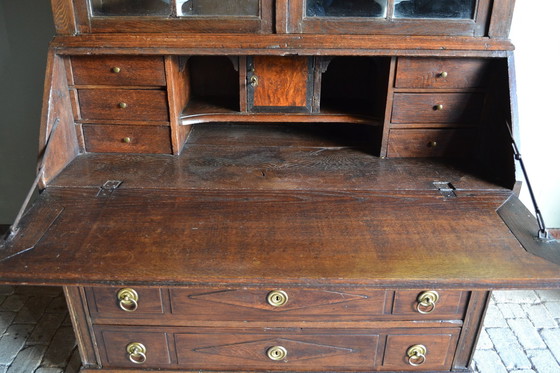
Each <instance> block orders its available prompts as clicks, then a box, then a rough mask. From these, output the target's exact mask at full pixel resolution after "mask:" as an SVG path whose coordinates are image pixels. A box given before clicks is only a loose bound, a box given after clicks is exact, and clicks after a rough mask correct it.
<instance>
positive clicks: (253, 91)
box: [248, 56, 313, 111]
mask: <svg viewBox="0 0 560 373" xmlns="http://www.w3.org/2000/svg"><path fill="white" fill-rule="evenodd" d="M309 64H310V62H309V57H267V56H257V57H253V58H252V67H253V68H254V71H253V74H252V75H249V76H248V79H251V77H252V76H256V77H257V79H258V85H256V86H252V87H251V88H250V89H249V104H250V106H249V110H251V111H259V110H266V109H271V110H283V111H286V110H287V111H301V110H305V111H310V110H311V107H310V105H311V99H312V91H313V88H312V87H313V85H312V84H310V83H311V79H312V77H313V74H311V71H310V68H309Z"/></svg>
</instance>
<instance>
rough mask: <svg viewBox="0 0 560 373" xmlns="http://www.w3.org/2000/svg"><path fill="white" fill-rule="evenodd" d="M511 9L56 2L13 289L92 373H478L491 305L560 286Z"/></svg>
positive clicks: (5, 261) (452, 4) (11, 254)
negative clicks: (522, 169) (528, 201)
mask: <svg viewBox="0 0 560 373" xmlns="http://www.w3.org/2000/svg"><path fill="white" fill-rule="evenodd" d="M513 3H514V2H513V1H507V0H494V1H490V0H478V1H477V0H456V1H423V0H404V1H398V0H374V1H352V2H346V1H336V0H335V1H330V0H329V1H321V0H276V1H272V0H241V1H223V0H220V1H212V0H142V1H126V0H52V5H53V13H54V17H55V23H56V27H57V36H56V37H55V38H54V40H53V41H52V43H51V45H50V54H49V61H48V66H47V81H46V84H45V101H44V111H43V121H42V125H41V153H40V154H41V159H40V162H39V175H38V184H39V188H40V190H41V194H40V196H39V198H38V199H37V201H36V202H35V203H34V205H33V206H32V207H31V208H30V209H29V211H27V212H26V214H25V215H24V216H23V218H22V220H21V222H19V224H18V226H17V227H15V228H17V230H16V229H15V228H14V231H15V232H13V233H12V234H11V235H10V236H9V237H8V238H7V239H6V240H5V241H4V243H3V244H2V247H1V249H0V281H1V282H3V283H21V284H41V285H62V286H64V289H65V295H66V299H67V302H68V305H69V308H70V312H71V315H72V322H73V326H74V330H75V333H76V337H77V339H78V345H79V349H80V353H81V357H82V365H83V368H82V371H83V372H88V373H92V372H98V371H103V372H113V373H116V372H122V373H124V372H140V371H145V370H148V371H149V370H158V371H165V372H179V371H182V372H187V371H193V372H195V371H225V372H232V371H253V372H264V371H279V372H288V371H290V372H304V371H306V372H310V371H311V372H334V371H339V372H373V371H393V372H396V371H420V372H434V371H437V372H450V371H452V372H456V371H458V372H461V371H468V370H469V365H470V359H471V356H472V353H473V351H474V348H475V345H476V340H477V335H478V331H479V328H480V326H481V323H482V319H483V314H484V311H485V308H486V304H487V301H488V298H489V292H490V291H492V290H494V289H523V288H525V289H529V288H556V287H559V286H560V266H559V265H558V264H555V261H556V260H555V257H556V256H557V255H556V254H554V252H553V251H551V249H555V246H554V245H551V246H547V244H546V243H545V242H539V241H537V240H536V239H534V236H535V235H536V233H537V230H536V228H535V223H534V222H533V221H532V220H531V217H530V216H529V215H530V214H529V213H528V212H527V211H526V210H525V208H524V207H523V206H522V205H521V204H520V203H519V201H518V199H517V197H516V196H515V195H514V193H513V192H512V189H513V186H514V184H515V181H516V177H515V167H514V164H513V163H514V157H513V152H512V148H511V138H510V135H509V132H508V126H507V123H513V124H514V126H515V125H516V124H517V122H516V121H517V117H516V98H515V78H514V67H513V55H512V50H513V46H512V45H511V43H510V42H509V41H508V40H507V35H508V31H509V24H510V21H511V16H512V12H513ZM535 248H536V249H535ZM527 250H531V251H534V250H537V251H539V256H536V255H534V254H532V253H530V252H528V251H527ZM547 250H549V251H548V252H547Z"/></svg>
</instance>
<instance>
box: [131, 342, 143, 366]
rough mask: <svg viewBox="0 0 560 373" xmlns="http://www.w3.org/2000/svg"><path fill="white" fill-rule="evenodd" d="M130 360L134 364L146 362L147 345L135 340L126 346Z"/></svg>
mask: <svg viewBox="0 0 560 373" xmlns="http://www.w3.org/2000/svg"><path fill="white" fill-rule="evenodd" d="M126 352H127V353H128V360H130V361H131V362H133V363H134V364H144V363H145V362H146V359H147V357H146V346H144V345H143V344H142V343H138V342H134V343H130V344H129V345H128V346H126Z"/></svg>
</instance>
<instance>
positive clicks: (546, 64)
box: [510, 0, 560, 228]
mask: <svg viewBox="0 0 560 373" xmlns="http://www.w3.org/2000/svg"><path fill="white" fill-rule="evenodd" d="M537 7H538V9H540V10H541V11H540V12H536V10H537ZM559 15H560V4H559V1H558V0H539V1H530V0H517V2H516V8H515V15H514V19H513V25H512V31H511V34H510V37H511V39H512V41H513V43H514V44H515V46H516V51H515V62H516V68H517V69H516V70H517V84H518V86H517V97H518V99H519V123H520V125H519V137H520V139H519V142H520V147H521V154H522V156H523V160H524V162H525V166H526V168H527V171H528V174H529V178H530V180H531V184H532V186H533V189H534V191H535V194H536V197H537V201H538V203H539V207H540V209H541V211H542V213H543V216H544V220H545V222H546V225H547V226H548V227H549V228H560V33H559V30H560V29H559V24H560V17H559ZM520 177H521V175H518V179H519V178H520ZM521 199H522V201H523V202H524V203H525V205H526V206H527V207H529V209H530V210H531V211H533V208H532V205H531V202H530V199H529V195H528V192H527V189H526V188H523V191H522V194H521Z"/></svg>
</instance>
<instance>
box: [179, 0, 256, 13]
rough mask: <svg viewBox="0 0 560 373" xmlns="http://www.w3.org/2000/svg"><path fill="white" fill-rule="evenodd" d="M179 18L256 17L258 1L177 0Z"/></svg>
mask: <svg viewBox="0 0 560 373" xmlns="http://www.w3.org/2000/svg"><path fill="white" fill-rule="evenodd" d="M177 15H178V16H179V17H181V16H258V15H259V0H177Z"/></svg>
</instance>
